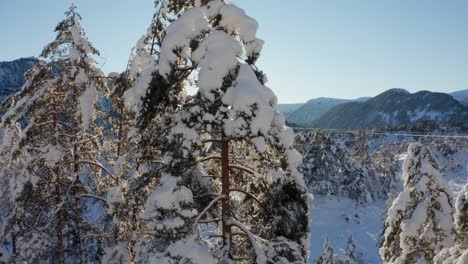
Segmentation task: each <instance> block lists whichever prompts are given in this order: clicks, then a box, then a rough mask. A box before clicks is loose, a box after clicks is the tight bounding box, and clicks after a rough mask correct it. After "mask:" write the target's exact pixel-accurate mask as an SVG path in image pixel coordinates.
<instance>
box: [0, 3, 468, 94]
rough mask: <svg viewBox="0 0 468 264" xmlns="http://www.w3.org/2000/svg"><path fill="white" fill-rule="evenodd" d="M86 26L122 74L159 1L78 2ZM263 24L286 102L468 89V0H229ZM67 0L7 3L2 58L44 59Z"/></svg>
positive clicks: (0, 7)
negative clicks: (41, 56)
mask: <svg viewBox="0 0 468 264" xmlns="http://www.w3.org/2000/svg"><path fill="white" fill-rule="evenodd" d="M74 2H75V4H76V5H77V6H78V11H79V12H80V13H81V15H82V17H83V26H84V27H85V30H86V31H87V35H88V37H89V38H90V40H91V41H92V42H93V43H94V45H95V46H96V47H97V48H98V49H99V50H100V51H101V54H102V56H103V58H105V60H106V64H105V65H104V68H103V69H104V71H106V72H110V71H122V70H123V69H124V68H125V65H126V62H127V58H128V55H129V52H130V49H131V47H132V46H133V45H134V44H135V43H136V41H137V40H138V38H139V37H140V36H141V34H143V33H144V32H145V30H146V28H147V26H148V25H149V22H150V20H151V16H152V13H153V1H152V0H76V1H74ZM232 2H234V3H237V4H238V5H239V6H241V7H243V8H244V9H245V10H246V12H247V13H248V14H249V15H251V16H252V17H254V18H256V19H257V20H258V21H259V23H260V30H259V36H260V37H261V38H263V39H264V40H265V41H266V46H265V49H264V51H263V54H262V58H261V60H260V61H259V65H260V67H261V68H262V69H263V70H264V71H265V72H266V73H267V74H268V78H269V83H268V86H269V87H270V88H272V89H273V90H274V91H275V93H276V94H277V95H278V98H279V101H280V102H281V103H291V102H304V101H306V100H308V99H310V98H314V97H320V96H327V97H338V98H356V97H361V96H373V95H376V94H378V93H380V92H382V91H384V90H386V89H389V88H393V87H400V88H405V89H407V90H409V91H411V92H414V91H418V90H431V91H441V92H451V91H456V90H462V89H468V1H465V0H450V1H442V0H437V1H436V0H333V1H330V0H291V1H285V0H282V1H280V0H232ZM70 3H71V1H69V0H0V25H1V26H0V36H1V37H0V61H5V60H13V59H16V58H19V57H28V56H37V55H39V53H40V51H41V49H42V47H44V45H45V44H47V43H48V42H50V41H52V40H53V38H54V37H55V34H54V32H53V29H54V27H55V25H56V24H57V22H58V21H60V20H61V19H62V18H63V17H64V15H63V12H64V11H65V10H66V9H67V8H68V6H69V5H70Z"/></svg>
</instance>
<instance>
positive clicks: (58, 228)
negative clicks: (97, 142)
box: [52, 101, 65, 264]
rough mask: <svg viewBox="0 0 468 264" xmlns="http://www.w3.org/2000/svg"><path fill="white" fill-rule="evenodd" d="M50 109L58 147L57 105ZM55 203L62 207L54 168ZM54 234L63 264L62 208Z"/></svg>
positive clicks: (58, 182) (58, 213)
mask: <svg viewBox="0 0 468 264" xmlns="http://www.w3.org/2000/svg"><path fill="white" fill-rule="evenodd" d="M52 108H53V117H52V118H53V123H54V132H55V135H54V138H53V142H52V143H53V144H54V145H58V136H57V130H58V119H57V104H56V103H55V101H52ZM55 177H56V179H55V202H56V203H57V206H62V205H61V203H62V198H61V194H60V189H61V183H60V173H59V168H58V167H55ZM56 233H57V254H58V258H59V264H65V252H64V247H63V214H62V208H60V209H58V211H57V226H56Z"/></svg>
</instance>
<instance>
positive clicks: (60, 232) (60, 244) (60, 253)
mask: <svg viewBox="0 0 468 264" xmlns="http://www.w3.org/2000/svg"><path fill="white" fill-rule="evenodd" d="M55 173H56V174H55V176H56V178H57V179H56V181H55V202H56V203H57V206H61V203H62V198H61V195H60V177H59V172H58V169H56V170H55ZM56 232H57V254H58V257H59V264H65V253H64V248H63V214H62V209H61V208H60V209H59V210H58V211H57V226H56Z"/></svg>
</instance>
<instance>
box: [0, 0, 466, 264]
mask: <svg viewBox="0 0 468 264" xmlns="http://www.w3.org/2000/svg"><path fill="white" fill-rule="evenodd" d="M154 4H155V13H154V16H153V20H152V21H149V22H150V23H149V26H148V29H147V31H146V34H145V35H143V36H141V38H140V39H138V40H135V42H136V44H135V47H134V48H133V50H131V51H129V53H130V57H129V59H128V64H127V68H126V69H125V70H124V71H123V72H121V73H111V74H107V75H106V74H104V72H103V71H102V70H101V68H100V65H99V63H98V62H97V61H98V58H99V56H100V53H99V51H98V48H97V47H94V46H93V44H92V41H91V40H90V39H88V38H87V36H86V33H85V29H84V28H83V27H82V25H81V21H82V17H81V16H80V14H79V13H78V9H77V7H76V6H74V5H72V6H71V7H70V8H69V10H67V11H66V12H65V17H64V18H63V20H62V21H60V22H59V23H58V24H57V26H56V28H55V32H56V38H55V39H53V40H52V41H51V42H50V43H49V44H47V45H46V46H45V47H44V49H43V51H42V53H41V54H40V59H39V60H38V61H37V63H36V64H35V65H34V66H33V68H32V69H31V70H29V71H28V72H27V73H26V75H25V79H26V83H25V84H24V85H23V87H22V88H21V90H20V91H19V92H18V93H15V94H13V95H12V96H10V97H9V98H8V99H7V100H6V101H5V102H3V104H2V105H1V108H0V113H1V116H2V119H1V126H0V138H1V139H0V263H28V264H33V263H59V264H65V263H82V264H83V263H106V264H124V263H157V264H159V263H168V264H169V263H184V264H189V263H191V264H209V263H258V264H266V263H322V264H338V263H349V264H363V263H380V262H382V263H394V264H397V263H438V264H467V263H468V184H466V179H467V177H468V167H467V164H468V138H467V137H466V136H463V131H461V130H457V129H454V130H451V131H437V132H436V131H432V133H431V134H427V133H426V134H425V135H424V136H421V135H404V136H398V135H395V134H392V133H388V134H386V133H375V131H366V130H359V131H351V133H337V132H333V131H327V130H319V129H311V130H304V131H302V130H298V131H293V129H292V128H290V127H288V126H287V125H286V120H285V117H284V115H283V114H282V113H280V112H279V111H278V107H277V104H278V99H277V97H276V95H275V94H274V92H273V91H272V90H271V89H270V88H268V87H267V77H266V73H264V72H263V71H262V70H261V69H260V68H259V67H258V66H257V65H256V62H257V60H258V59H259V57H260V56H261V51H262V47H263V45H264V41H263V40H261V39H259V38H258V37H257V30H258V27H259V25H258V23H257V21H256V20H255V19H254V18H252V17H250V16H249V15H248V14H246V12H245V11H244V10H243V9H241V8H240V7H238V6H236V5H235V4H233V3H228V2H227V1H223V0H190V1H187V0H155V1H154ZM51 30H52V29H51ZM135 30H138V29H135ZM140 30H141V29H140ZM189 90H193V91H195V92H194V93H190V92H188V91H189ZM439 132H440V133H439Z"/></svg>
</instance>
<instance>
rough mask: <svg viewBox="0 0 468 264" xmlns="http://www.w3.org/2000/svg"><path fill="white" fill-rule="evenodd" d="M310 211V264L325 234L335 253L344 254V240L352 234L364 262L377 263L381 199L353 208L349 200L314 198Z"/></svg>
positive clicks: (382, 203) (317, 253)
mask: <svg viewBox="0 0 468 264" xmlns="http://www.w3.org/2000/svg"><path fill="white" fill-rule="evenodd" d="M312 206H313V208H312V211H311V214H312V216H311V236H312V239H311V244H310V254H311V258H310V261H309V262H310V263H315V260H316V259H317V258H318V257H320V254H321V253H322V247H323V243H324V239H325V236H327V237H328V239H329V240H330V243H331V245H332V246H333V249H334V250H335V254H340V255H344V254H345V248H346V239H347V237H348V235H350V234H351V235H352V236H353V239H354V240H355V241H356V245H357V247H358V250H359V251H361V252H362V253H363V255H364V257H365V259H367V261H368V263H380V257H379V254H378V246H377V243H378V240H379V236H380V229H381V227H382V224H383V221H382V219H381V217H382V215H383V214H384V212H385V210H386V206H385V202H384V201H377V202H374V203H372V204H370V205H368V206H365V207H355V205H354V202H353V201H352V200H349V199H343V198H337V197H316V198H315V200H314V201H313V202H312Z"/></svg>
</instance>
